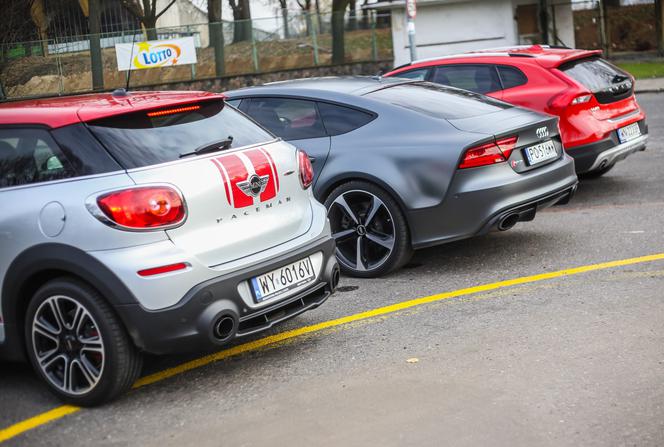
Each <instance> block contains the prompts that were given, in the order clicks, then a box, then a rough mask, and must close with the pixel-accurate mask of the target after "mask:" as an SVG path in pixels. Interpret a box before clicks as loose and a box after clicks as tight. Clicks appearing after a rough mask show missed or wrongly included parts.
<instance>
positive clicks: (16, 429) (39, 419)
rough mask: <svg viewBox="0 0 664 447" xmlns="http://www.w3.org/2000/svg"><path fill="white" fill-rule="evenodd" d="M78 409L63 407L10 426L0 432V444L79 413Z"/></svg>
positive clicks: (68, 406)
mask: <svg viewBox="0 0 664 447" xmlns="http://www.w3.org/2000/svg"><path fill="white" fill-rule="evenodd" d="M80 409H81V408H80V407H73V406H71V405H63V406H61V407H57V408H54V409H52V410H51V411H47V412H46V413H42V414H39V415H37V416H34V417H31V418H30V419H26V420H24V421H21V422H19V423H17V424H14V425H12V426H11V427H8V428H5V429H3V430H0V442H4V441H7V440H9V439H11V438H14V437H16V436H18V435H20V434H21V433H24V432H26V431H28V430H32V429H33V428H37V427H39V426H40V425H46V424H48V423H49V422H51V421H55V420H58V419H60V418H63V417H65V416H67V415H68V414H72V413H76V412H77V411H79V410H80Z"/></svg>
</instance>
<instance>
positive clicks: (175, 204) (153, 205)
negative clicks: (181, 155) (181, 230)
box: [97, 186, 187, 230]
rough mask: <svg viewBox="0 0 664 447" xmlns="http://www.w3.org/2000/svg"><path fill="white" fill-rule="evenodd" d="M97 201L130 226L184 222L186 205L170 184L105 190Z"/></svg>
mask: <svg viewBox="0 0 664 447" xmlns="http://www.w3.org/2000/svg"><path fill="white" fill-rule="evenodd" d="M97 205H98V207H99V209H100V210H101V211H102V213H103V214H104V216H105V217H106V218H107V219H109V220H110V221H111V222H112V223H113V224H115V225H118V226H120V227H122V228H126V229H130V230H157V229H164V228H166V227H169V228H170V227H173V226H176V225H179V224H181V223H182V222H184V220H185V218H186V214H187V211H186V205H185V202H184V198H183V197H182V196H181V195H180V193H179V192H178V191H176V190H175V189H173V188H171V187H169V186H146V187H137V188H128V189H123V190H120V191H114V192H111V193H108V194H104V195H102V196H99V197H98V198H97Z"/></svg>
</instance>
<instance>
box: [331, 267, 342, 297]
mask: <svg viewBox="0 0 664 447" xmlns="http://www.w3.org/2000/svg"><path fill="white" fill-rule="evenodd" d="M340 279H341V270H339V265H335V266H334V270H332V280H331V281H330V286H331V288H332V293H334V291H335V290H337V286H338V285H339V280H340Z"/></svg>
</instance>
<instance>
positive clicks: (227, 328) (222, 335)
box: [212, 314, 238, 342]
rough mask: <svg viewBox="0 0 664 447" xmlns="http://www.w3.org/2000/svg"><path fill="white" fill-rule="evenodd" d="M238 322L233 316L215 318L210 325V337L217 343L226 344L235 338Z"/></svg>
mask: <svg viewBox="0 0 664 447" xmlns="http://www.w3.org/2000/svg"><path fill="white" fill-rule="evenodd" d="M237 327H238V321H237V318H235V316H233V315H230V314H224V315H221V316H219V317H217V319H216V320H214V323H213V325H212V336H213V337H214V338H215V340H216V341H217V342H226V341H229V340H230V339H231V338H233V337H234V336H235V333H236V332H237Z"/></svg>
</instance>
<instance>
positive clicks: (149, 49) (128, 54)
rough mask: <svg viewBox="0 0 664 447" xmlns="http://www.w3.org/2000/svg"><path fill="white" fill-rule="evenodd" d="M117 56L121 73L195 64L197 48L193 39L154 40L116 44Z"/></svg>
mask: <svg viewBox="0 0 664 447" xmlns="http://www.w3.org/2000/svg"><path fill="white" fill-rule="evenodd" d="M132 46H133V47H134V48H133V51H132ZM115 56H116V58H117V60H118V70H119V71H126V70H143V69H145V68H159V67H170V66H173V65H185V64H195V63H196V46H195V45H194V38H193V37H183V38H181V39H168V40H152V41H149V42H139V43H135V44H131V43H117V44H115Z"/></svg>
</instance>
